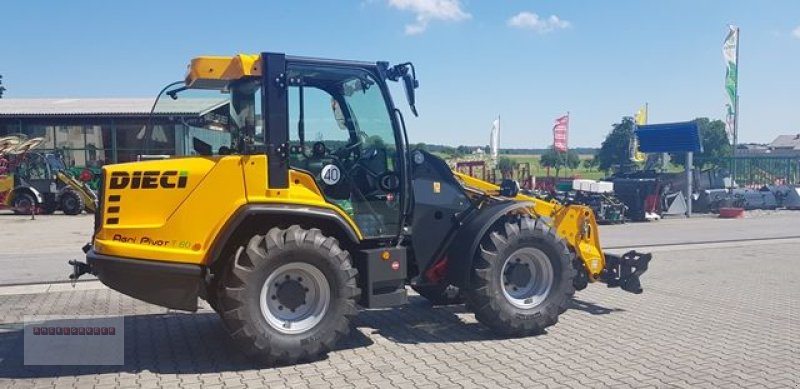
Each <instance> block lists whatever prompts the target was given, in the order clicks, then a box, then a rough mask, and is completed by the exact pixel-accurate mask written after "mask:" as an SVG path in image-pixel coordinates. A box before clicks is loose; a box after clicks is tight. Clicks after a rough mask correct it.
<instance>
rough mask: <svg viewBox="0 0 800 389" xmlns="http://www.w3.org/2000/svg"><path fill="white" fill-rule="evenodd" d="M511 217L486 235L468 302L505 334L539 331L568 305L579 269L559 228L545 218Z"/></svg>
mask: <svg viewBox="0 0 800 389" xmlns="http://www.w3.org/2000/svg"><path fill="white" fill-rule="evenodd" d="M509 219H510V220H508V221H506V222H505V223H503V224H500V225H499V226H498V227H496V228H494V229H491V230H489V232H487V233H486V235H485V236H484V237H482V239H481V243H480V246H479V250H478V253H477V254H476V257H475V260H474V265H473V272H472V277H471V280H470V282H471V284H470V288H469V289H468V290H467V293H466V297H467V303H468V304H469V305H470V306H471V307H472V308H473V310H474V312H475V317H476V318H477V319H478V321H480V322H481V323H483V324H484V325H486V326H487V327H489V328H491V329H492V330H494V331H495V332H497V333H499V334H502V335H506V336H527V335H533V334H539V333H542V332H543V331H544V329H545V328H547V327H549V326H552V325H554V324H556V323H557V322H558V316H559V315H560V314H561V313H563V312H564V311H565V310H566V309H567V304H568V303H569V300H570V299H571V298H572V296H573V295H574V294H575V288H574V286H573V278H574V277H575V274H576V272H575V269H574V268H573V267H572V262H571V258H572V257H571V255H570V252H569V249H568V248H567V245H566V243H564V241H563V240H562V239H561V238H559V237H558V236H557V235H556V233H555V230H553V229H551V228H550V227H549V226H547V224H545V223H544V222H543V221H542V220H539V219H531V218H528V217H518V218H509Z"/></svg>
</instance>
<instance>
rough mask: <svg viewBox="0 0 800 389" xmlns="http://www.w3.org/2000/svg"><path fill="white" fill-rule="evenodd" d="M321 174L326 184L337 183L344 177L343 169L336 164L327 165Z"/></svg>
mask: <svg viewBox="0 0 800 389" xmlns="http://www.w3.org/2000/svg"><path fill="white" fill-rule="evenodd" d="M320 176H322V182H324V183H325V184H326V185H336V183H338V182H339V180H340V179H341V178H342V171H341V170H339V167H338V166H336V165H325V167H323V168H322V172H321V173H320Z"/></svg>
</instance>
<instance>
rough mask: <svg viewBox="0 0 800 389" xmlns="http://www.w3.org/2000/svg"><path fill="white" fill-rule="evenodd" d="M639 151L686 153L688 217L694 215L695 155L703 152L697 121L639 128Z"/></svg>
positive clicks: (637, 135) (637, 132) (637, 131)
mask: <svg viewBox="0 0 800 389" xmlns="http://www.w3.org/2000/svg"><path fill="white" fill-rule="evenodd" d="M634 132H635V134H636V137H637V138H639V150H640V151H642V152H645V153H679V152H685V153H686V194H685V195H686V216H691V214H692V198H693V197H692V194H693V193H692V192H693V191H692V181H693V180H692V170H693V169H694V166H693V158H692V157H693V154H694V153H696V152H703V142H702V140H701V138H700V130H699V129H698V128H697V121H694V120H692V121H690V122H678V123H662V124H648V125H642V126H637V127H636V130H635V131H634Z"/></svg>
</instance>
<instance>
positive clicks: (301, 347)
mask: <svg viewBox="0 0 800 389" xmlns="http://www.w3.org/2000/svg"><path fill="white" fill-rule="evenodd" d="M357 273H358V272H357V270H356V269H354V268H353V267H352V266H351V262H350V254H349V253H348V252H347V251H344V250H342V249H341V248H340V247H339V244H338V242H337V241H336V239H334V238H331V237H328V236H325V235H323V234H322V232H321V231H320V230H318V229H311V230H305V229H302V228H300V227H299V226H292V227H289V228H288V229H285V230H283V229H280V228H273V229H271V230H270V231H269V232H268V233H267V234H266V235H255V236H253V237H252V238H251V239H250V242H249V243H248V244H247V246H243V247H240V248H239V250H238V252H237V253H236V257H235V260H234V261H232V263H231V267H230V268H229V269H228V271H227V272H226V273H225V276H224V277H223V280H222V282H223V285H222V288H221V290H220V292H221V294H220V295H219V296H218V301H217V302H216V303H215V308H216V309H217V310H219V311H220V312H221V316H222V318H223V320H224V322H225V324H226V326H227V327H228V330H229V331H230V334H231V337H232V338H233V340H234V341H235V342H236V343H237V345H238V346H239V347H240V348H241V349H242V350H243V351H244V352H245V353H246V354H247V355H248V356H250V357H252V358H254V359H257V360H259V361H261V362H264V363H268V364H286V363H295V362H298V361H302V360H313V359H316V358H318V357H319V356H320V355H322V354H324V353H326V352H328V351H330V350H331V349H332V348H333V347H334V346H335V344H336V342H337V341H338V340H339V339H340V338H342V337H343V336H345V335H346V334H347V333H348V332H349V330H350V326H349V319H350V317H352V316H354V315H355V314H356V313H357V312H358V311H357V309H356V305H355V298H356V297H357V296H358V295H359V294H360V292H359V290H358V288H357V287H356V275H357Z"/></svg>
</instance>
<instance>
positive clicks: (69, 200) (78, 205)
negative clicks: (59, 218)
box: [59, 190, 86, 215]
mask: <svg viewBox="0 0 800 389" xmlns="http://www.w3.org/2000/svg"><path fill="white" fill-rule="evenodd" d="M59 201H60V202H61V211H62V212H64V214H65V215H80V214H81V212H83V208H84V207H85V206H86V205H85V204H84V203H83V199H82V198H81V196H80V195H78V194H77V193H75V192H74V191H71V190H68V191H65V192H64V193H62V194H61V198H60V199H59Z"/></svg>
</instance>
